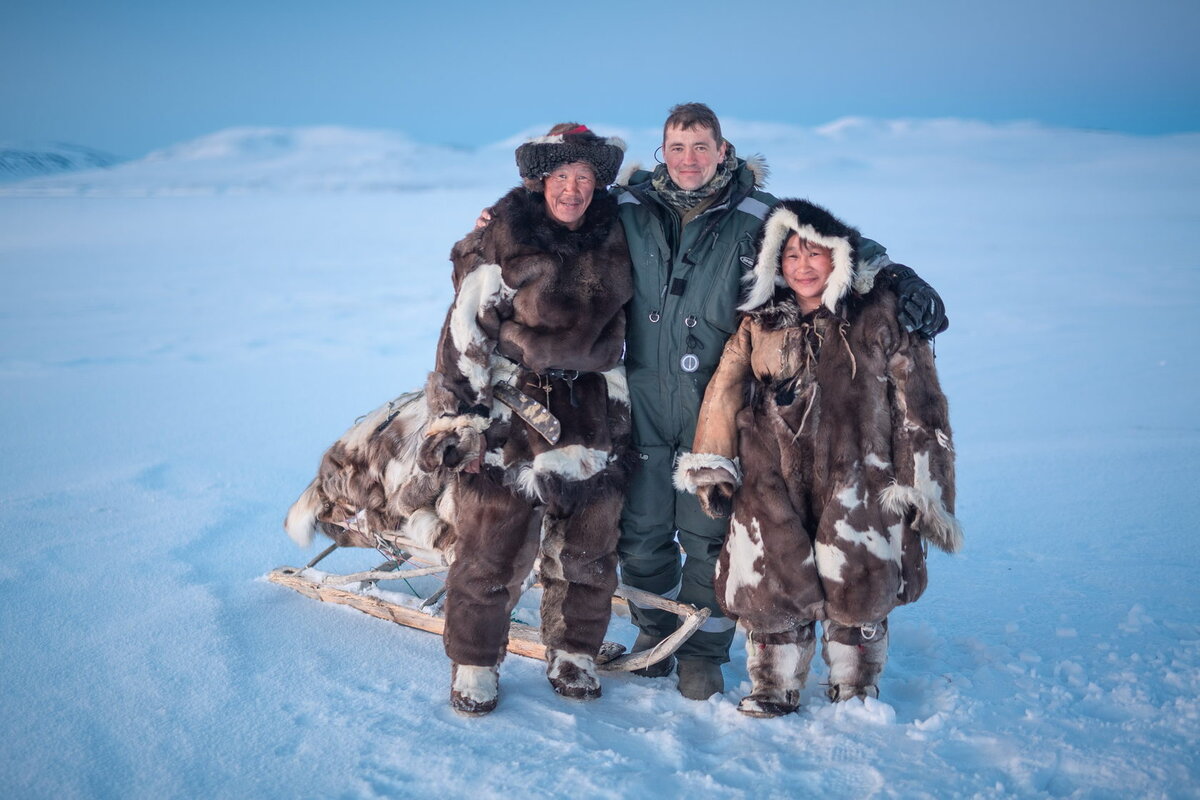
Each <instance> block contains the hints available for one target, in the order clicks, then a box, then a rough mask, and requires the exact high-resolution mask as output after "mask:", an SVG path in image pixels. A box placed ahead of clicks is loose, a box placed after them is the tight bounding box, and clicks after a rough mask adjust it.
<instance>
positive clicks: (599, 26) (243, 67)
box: [0, 0, 1200, 157]
mask: <svg viewBox="0 0 1200 800" xmlns="http://www.w3.org/2000/svg"><path fill="white" fill-rule="evenodd" d="M639 6H640V4H639V3H634V2H625V1H624V0H614V2H608V3H587V4H582V3H575V4H567V3H548V2H536V3H533V2H531V3H525V2H509V3H505V2H489V3H465V2H422V3H408V2H401V1H396V2H380V1H378V0H363V1H361V2H356V1H355V0H345V2H341V3H333V2H307V1H306V0H294V1H293V2H276V3H266V2H255V1H254V0H243V2H226V0H207V2H203V3H187V4H182V3H173V2H169V0H158V1H157V2H144V1H143V0H128V1H124V0H113V1H112V2H108V3H99V2H94V1H89V2H81V1H80V0H63V1H58V0H39V2H28V1H27V0H15V1H14V0H8V1H7V2H5V4H4V9H3V18H4V24H3V26H0V140H8V141H41V140H55V141H66V142H71V143H74V144H81V145H87V146H92V147H96V148H99V149H102V150H107V151H109V152H112V153H115V154H117V155H119V156H125V157H135V156H140V155H143V154H145V153H146V152H148V151H150V150H152V149H155V148H158V147H163V146H166V145H169V144H174V143H176V142H179V141H184V140H187V139H191V138H194V137H197V136H201V135H204V134H206V133H211V132H213V131H216V130H220V129H222V128H227V127H232V126H241V125H256V126H257V125H286V126H291V125H314V124H336V125H348V126H354V127H369V128H385V129H394V130H400V131H404V132H405V133H407V134H409V135H410V136H412V137H413V138H414V139H417V140H420V141H427V142H436V143H447V144H461V145H468V146H471V145H480V144H485V143H489V142H493V141H497V140H500V139H503V138H505V137H507V136H510V135H512V134H514V133H516V132H518V131H520V130H523V129H525V128H527V127H529V126H530V125H533V124H541V123H545V122H552V121H555V120H558V119H563V118H573V119H580V120H583V121H585V122H589V123H592V124H598V125H622V126H652V125H657V124H658V123H660V122H661V120H662V118H663V116H664V115H665V113H666V110H667V109H668V108H669V107H670V106H671V105H672V104H674V103H676V102H682V101H687V100H701V101H704V102H707V103H709V104H710V105H711V106H712V107H713V108H714V109H715V110H716V111H717V112H718V114H720V115H722V116H723V117H731V118H738V119H744V120H766V121H777V122H790V123H797V124H804V125H814V124H821V123H824V122H828V121H830V120H832V119H836V118H838V117H842V116H848V115H856V116H870V117H882V118H897V117H947V116H953V117H965V118H974V119H982V120H988V121H1006V120H1039V121H1042V122H1045V123H1048V124H1052V125H1065V126H1072V127H1084V128H1099V129H1108V130H1117V131H1126V132H1132V133H1139V134H1158V133H1173V132H1182V131H1197V130H1200V54H1198V51H1200V48H1198V47H1197V46H1196V42H1197V41H1198V40H1200V3H1197V2H1195V0H1188V1H1187V2H1183V1H1182V0H1093V1H1092V2H1088V0H1006V2H990V3H984V2H969V1H968V0H960V1H959V2H948V1H946V0H941V1H935V0H914V1H913V2H902V0H892V1H891V2H887V1H886V0H842V2H837V3H832V2H822V3H814V2H806V1H805V0H797V1H796V2H764V3H754V2H724V3H718V2H709V1H708V0H696V1H694V2H687V3H672V4H669V5H668V4H664V5H663V6H662V7H661V9H659V8H657V7H656V6H651V4H647V7H646V8H642V7H639Z"/></svg>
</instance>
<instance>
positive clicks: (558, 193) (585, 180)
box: [542, 161, 596, 230]
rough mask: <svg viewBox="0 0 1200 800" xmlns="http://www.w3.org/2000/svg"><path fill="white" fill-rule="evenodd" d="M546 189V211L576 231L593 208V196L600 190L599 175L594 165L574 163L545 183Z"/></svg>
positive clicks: (544, 181) (561, 166)
mask: <svg viewBox="0 0 1200 800" xmlns="http://www.w3.org/2000/svg"><path fill="white" fill-rule="evenodd" d="M542 183H544V184H545V187H546V188H545V189H543V190H542V195H543V196H544V197H545V198H546V211H548V212H549V213H550V216H551V217H553V218H554V219H555V220H556V221H558V222H560V223H562V224H563V225H566V226H567V227H568V228H570V229H571V230H575V229H576V228H578V227H579V226H580V225H582V224H583V215H584V213H585V212H587V210H588V206H590V205H591V204H592V192H593V191H595V189H596V173H595V172H593V171H592V165H591V164H585V163H583V162H582V161H573V162H571V163H570V164H562V165H560V166H557V167H555V168H554V169H553V170H551V171H550V174H549V175H547V176H546V177H545V178H543V179H542Z"/></svg>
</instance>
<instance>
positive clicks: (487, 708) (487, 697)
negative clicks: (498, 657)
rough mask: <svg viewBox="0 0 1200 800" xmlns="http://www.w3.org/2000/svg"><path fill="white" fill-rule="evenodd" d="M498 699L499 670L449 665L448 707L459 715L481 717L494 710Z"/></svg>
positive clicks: (495, 668) (496, 667)
mask: <svg viewBox="0 0 1200 800" xmlns="http://www.w3.org/2000/svg"><path fill="white" fill-rule="evenodd" d="M499 699H500V668H499V667H498V666H491V667H473V666H470V665H467V664H451V665H450V707H451V708H453V709H454V710H455V711H457V712H459V713H460V714H467V715H469V716H472V717H481V716H483V715H484V714H488V713H490V712H492V711H493V710H495V708H496V703H497V702H498V701H499Z"/></svg>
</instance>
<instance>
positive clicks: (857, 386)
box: [676, 201, 962, 633]
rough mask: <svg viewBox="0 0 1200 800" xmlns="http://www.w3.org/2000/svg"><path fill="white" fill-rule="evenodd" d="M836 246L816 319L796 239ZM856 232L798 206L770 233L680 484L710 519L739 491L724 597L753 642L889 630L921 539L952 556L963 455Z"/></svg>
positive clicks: (921, 575)
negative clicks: (829, 623)
mask: <svg viewBox="0 0 1200 800" xmlns="http://www.w3.org/2000/svg"><path fill="white" fill-rule="evenodd" d="M793 232H796V233H799V234H800V235H801V237H802V238H804V239H807V240H809V241H813V242H815V243H817V244H820V245H822V246H825V247H829V248H831V250H832V255H833V258H832V260H833V272H832V273H831V275H830V278H829V282H828V286H827V288H826V290H825V292H824V294H823V295H822V298H821V303H822V304H821V306H820V308H819V309H818V310H816V311H815V312H812V313H810V314H803V313H802V312H801V309H800V307H799V306H798V304H797V302H796V300H795V295H794V294H793V293H792V291H791V290H790V289H789V288H788V287H787V285H786V283H784V281H783V279H782V276H781V275H780V272H779V263H780V252H781V250H782V249H783V247H784V245H785V243H786V241H787V239H788V237H789V236H790V235H791V233H793ZM858 243H859V236H858V232H857V231H855V230H854V229H852V228H849V227H848V226H846V225H845V224H844V223H842V222H841V221H840V220H837V219H836V218H835V217H833V216H832V215H830V214H829V213H828V212H826V211H825V210H824V209H821V208H819V207H817V206H814V205H812V204H809V203H807V202H805V201H783V202H782V203H781V204H780V205H779V206H778V207H776V208H775V209H774V210H773V211H772V213H771V214H770V216H769V217H768V218H767V220H766V222H765V223H764V226H763V229H762V231H761V232H760V234H759V237H758V247H757V249H758V257H757V260H756V262H755V265H754V268H753V271H752V272H751V273H749V274H748V275H747V291H746V294H745V302H744V303H743V304H742V306H741V310H742V312H743V314H742V317H741V320H740V324H739V327H738V329H737V331H736V332H735V334H734V335H733V336H732V337H731V338H730V340H729V342H728V343H727V345H726V347H725V350H724V353H723V355H722V357H721V362H720V365H719V366H718V368H717V371H716V373H715V374H714V376H713V378H712V380H711V382H710V383H709V385H708V389H707V392H706V394H705V398H704V403H703V405H702V407H701V412H700V418H699V421H698V424H697V429H696V438H695V442H694V446H693V452H691V453H688V454H685V455H684V456H682V457H681V458H680V461H679V464H678V468H677V471H676V485H677V486H678V488H680V489H681V490H685V491H692V492H697V493H700V494H701V498H702V501H703V500H708V501H709V503H710V506H709V508H708V509H707V510H710V511H714V512H715V511H717V509H716V508H715V507H714V506H715V505H718V504H717V503H715V502H713V498H714V497H719V493H716V494H714V493H713V492H712V488H713V487H714V485H719V484H724V485H726V486H733V487H737V493H736V495H735V496H734V500H733V519H732V522H731V528H730V532H729V535H728V537H727V539H726V542H725V545H724V549H723V552H722V554H721V558H720V562H719V564H718V567H717V578H716V586H717V596H718V599H719V600H720V602H721V604H722V607H723V608H724V609H725V610H726V613H727V614H728V615H729V616H730V617H733V618H742V619H743V622H744V623H745V624H746V627H748V628H749V629H750V630H753V631H755V632H763V633H772V632H783V631H787V630H791V629H794V628H795V627H797V626H798V625H801V624H805V623H807V622H811V621H812V620H815V619H830V620H834V621H836V622H839V623H841V624H844V625H862V624H867V623H873V622H878V621H880V620H882V619H883V618H884V617H885V616H886V615H887V614H888V612H889V611H890V610H891V609H892V608H893V607H895V606H896V605H899V604H901V603H907V602H911V601H913V600H915V599H917V597H919V596H920V595H921V593H922V592H923V591H924V589H925V585H926V580H927V579H926V572H925V559H924V552H923V549H924V547H923V541H928V542H932V543H933V544H934V545H935V546H937V547H939V548H941V549H944V550H947V551H950V552H953V551H956V550H957V549H958V548H959V547H960V545H961V541H962V532H961V529H960V527H959V523H958V521H957V520H956V519H955V518H954V516H953V512H954V450H953V445H952V442H951V432H950V424H949V417H948V411H947V404H946V399H945V397H944V396H943V394H942V391H941V388H940V386H939V383H938V379H937V374H936V370H935V368H934V361H933V353H932V351H931V348H930V345H929V343H928V342H926V341H924V340H923V339H921V338H920V337H918V336H916V335H913V334H909V333H908V332H906V331H905V330H904V329H903V328H901V327H900V326H899V325H898V324H897V322H896V298H895V295H894V294H893V293H892V292H891V290H890V289H888V288H886V287H883V286H872V285H870V283H869V282H868V283H864V282H861V281H859V282H857V283H856V275H855V271H854V264H855V263H856V250H857V247H858Z"/></svg>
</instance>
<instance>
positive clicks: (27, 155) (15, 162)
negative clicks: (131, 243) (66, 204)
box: [0, 142, 121, 182]
mask: <svg viewBox="0 0 1200 800" xmlns="http://www.w3.org/2000/svg"><path fill="white" fill-rule="evenodd" d="M120 161H121V160H120V159H119V158H117V157H116V156H114V155H110V154H108V153H102V152H100V151H99V150H92V149H90V148H87V147H79V146H78V145H73V144H60V143H51V144H29V145H22V144H11V143H6V142H0V182H9V181H20V180H25V179H27V178H35V177H40V176H43V175H55V174H59V173H63V172H75V171H78V170H88V169H105V168H107V167H111V166H114V165H116V164H118V163H120Z"/></svg>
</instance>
